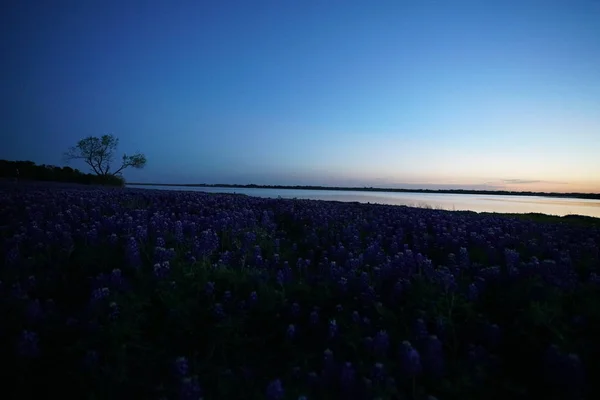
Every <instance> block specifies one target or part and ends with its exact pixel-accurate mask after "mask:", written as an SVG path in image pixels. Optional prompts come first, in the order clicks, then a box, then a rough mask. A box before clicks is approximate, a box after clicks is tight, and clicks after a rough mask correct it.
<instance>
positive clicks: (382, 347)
mask: <svg viewBox="0 0 600 400" xmlns="http://www.w3.org/2000/svg"><path fill="white" fill-rule="evenodd" d="M389 347H390V337H389V335H388V333H387V332H386V331H383V330H382V331H379V332H377V334H376V335H375V339H374V340H373V350H374V351H375V354H377V356H379V357H384V356H385V355H386V354H387V351H388V349H389Z"/></svg>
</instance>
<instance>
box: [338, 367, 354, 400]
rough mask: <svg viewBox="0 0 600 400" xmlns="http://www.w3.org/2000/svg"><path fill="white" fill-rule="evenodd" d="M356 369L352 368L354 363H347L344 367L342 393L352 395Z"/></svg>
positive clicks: (341, 374) (341, 378)
mask: <svg viewBox="0 0 600 400" xmlns="http://www.w3.org/2000/svg"><path fill="white" fill-rule="evenodd" d="M354 376H355V372H354V367H352V363H349V362H347V363H345V364H344V365H343V367H342V371H341V373H340V386H341V388H342V392H344V393H351V392H352V389H353V386H354Z"/></svg>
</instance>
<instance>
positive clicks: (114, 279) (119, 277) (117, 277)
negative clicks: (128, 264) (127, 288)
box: [109, 268, 123, 288]
mask: <svg viewBox="0 0 600 400" xmlns="http://www.w3.org/2000/svg"><path fill="white" fill-rule="evenodd" d="M109 281H110V283H111V285H113V286H114V287H115V288H121V287H122V286H123V273H122V272H121V270H120V269H119V268H115V269H113V270H112V272H111V273H110V278H109Z"/></svg>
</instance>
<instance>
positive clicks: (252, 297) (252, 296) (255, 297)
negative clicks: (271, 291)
mask: <svg viewBox="0 0 600 400" xmlns="http://www.w3.org/2000/svg"><path fill="white" fill-rule="evenodd" d="M257 301H258V294H257V293H256V292H254V291H253V292H251V293H250V304H251V305H254V304H256V302H257Z"/></svg>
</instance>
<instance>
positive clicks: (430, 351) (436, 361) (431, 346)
mask: <svg viewBox="0 0 600 400" xmlns="http://www.w3.org/2000/svg"><path fill="white" fill-rule="evenodd" d="M422 360H423V367H424V369H425V371H426V372H427V373H428V374H431V375H432V376H433V377H434V378H439V377H440V376H441V375H442V374H443V372H444V350H443V346H442V342H440V340H439V339H438V337H437V336H435V335H430V336H429V337H428V338H427V340H426V341H425V344H424V349H423V358H422Z"/></svg>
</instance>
